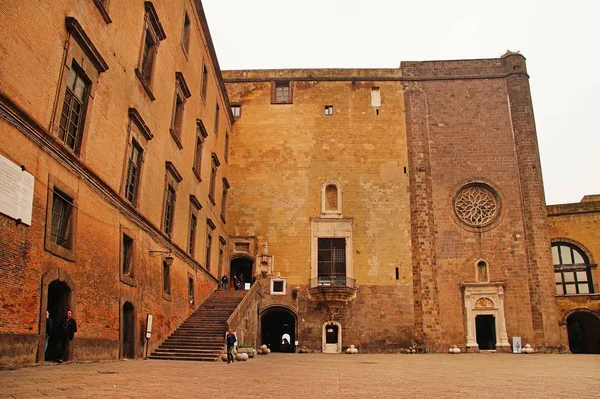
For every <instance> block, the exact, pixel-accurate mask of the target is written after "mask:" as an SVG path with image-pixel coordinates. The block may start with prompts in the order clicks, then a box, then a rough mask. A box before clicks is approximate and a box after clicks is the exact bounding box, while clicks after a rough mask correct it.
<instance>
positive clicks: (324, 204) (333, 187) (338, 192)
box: [321, 180, 342, 217]
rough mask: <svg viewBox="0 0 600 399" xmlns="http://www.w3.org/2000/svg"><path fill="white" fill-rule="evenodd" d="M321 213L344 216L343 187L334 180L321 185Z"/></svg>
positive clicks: (325, 215)
mask: <svg viewBox="0 0 600 399" xmlns="http://www.w3.org/2000/svg"><path fill="white" fill-rule="evenodd" d="M321 214H322V215H323V216H324V217H341V216H342V187H341V186H340V185H339V184H338V183H336V182H334V181H331V180H329V181H326V182H325V183H323V185H322V186H321Z"/></svg>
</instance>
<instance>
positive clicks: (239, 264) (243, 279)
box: [229, 258, 254, 289]
mask: <svg viewBox="0 0 600 399" xmlns="http://www.w3.org/2000/svg"><path fill="white" fill-rule="evenodd" d="M253 264H254V262H252V259H249V258H235V259H233V260H232V261H231V264H230V267H229V284H231V287H234V284H233V282H234V276H237V278H238V279H239V280H240V283H241V288H242V289H244V284H245V283H250V284H252V279H253V276H254V273H253V272H252V265H253Z"/></svg>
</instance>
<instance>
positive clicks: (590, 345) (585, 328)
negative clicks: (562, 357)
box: [567, 312, 600, 354]
mask: <svg viewBox="0 0 600 399" xmlns="http://www.w3.org/2000/svg"><path fill="white" fill-rule="evenodd" d="M567 332H568V334H569V349H570V350H571V353H595V354H600V319H599V318H598V316H596V315H594V314H593V313H591V312H575V313H573V314H572V315H570V316H569V317H568V318H567Z"/></svg>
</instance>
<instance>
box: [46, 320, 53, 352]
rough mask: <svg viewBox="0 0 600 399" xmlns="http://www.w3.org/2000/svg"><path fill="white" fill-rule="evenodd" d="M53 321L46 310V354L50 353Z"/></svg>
mask: <svg viewBox="0 0 600 399" xmlns="http://www.w3.org/2000/svg"><path fill="white" fill-rule="evenodd" d="M52 327H53V323H52V319H51V318H50V312H48V311H47V310H46V348H45V349H44V353H46V352H48V342H49V341H50V335H52Z"/></svg>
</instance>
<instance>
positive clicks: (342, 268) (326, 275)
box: [318, 238, 346, 285]
mask: <svg viewBox="0 0 600 399" xmlns="http://www.w3.org/2000/svg"><path fill="white" fill-rule="evenodd" d="M318 245H319V247H318V284H319V285H346V240H345V239H344V238H319V239H318Z"/></svg>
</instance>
